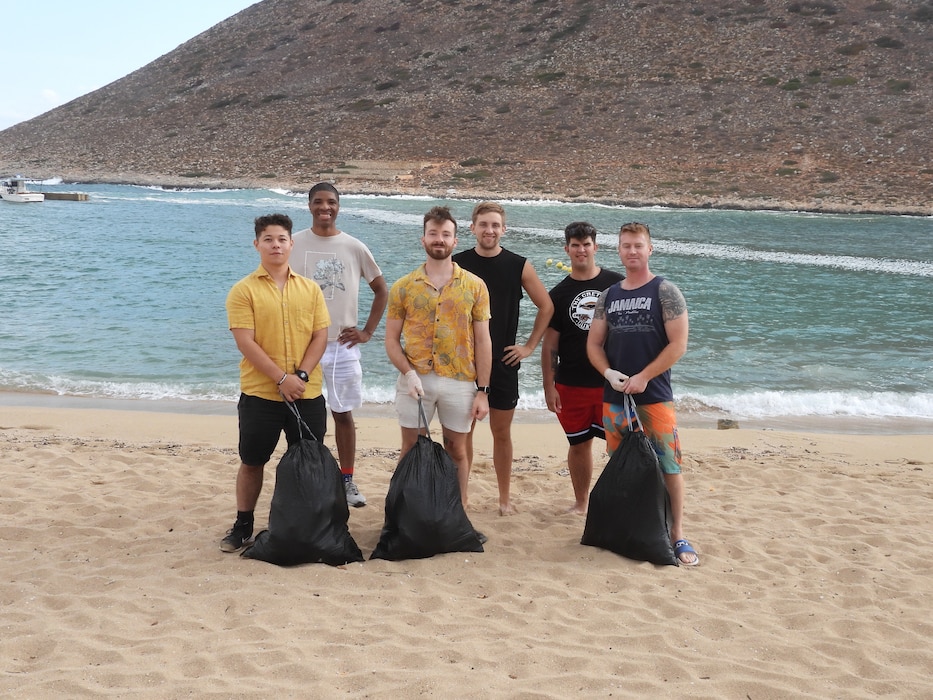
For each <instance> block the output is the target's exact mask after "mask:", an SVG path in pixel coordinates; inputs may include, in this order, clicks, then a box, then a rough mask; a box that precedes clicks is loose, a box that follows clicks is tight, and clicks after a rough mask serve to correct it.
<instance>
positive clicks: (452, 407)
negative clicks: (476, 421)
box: [395, 372, 476, 433]
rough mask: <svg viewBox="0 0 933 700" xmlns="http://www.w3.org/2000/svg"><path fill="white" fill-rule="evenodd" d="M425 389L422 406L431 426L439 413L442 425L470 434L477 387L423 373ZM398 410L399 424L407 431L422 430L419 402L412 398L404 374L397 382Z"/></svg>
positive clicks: (457, 380)
mask: <svg viewBox="0 0 933 700" xmlns="http://www.w3.org/2000/svg"><path fill="white" fill-rule="evenodd" d="M418 377H419V378H420V379H421V387H422V388H423V389H424V396H423V397H422V399H421V400H422V403H423V404H424V415H425V417H426V418H427V421H428V425H430V424H431V421H432V420H433V419H434V412H435V411H437V417H438V420H440V422H441V425H442V426H444V427H445V428H447V429H448V430H452V431H454V432H455V433H468V432H470V428H472V427H473V401H474V399H475V398H476V384H475V383H474V382H471V381H461V380H459V379H450V378H449V377H441V376H438V375H437V374H435V373H434V372H430V373H428V374H419V375H418ZM395 411H396V413H398V422H399V425H401V426H402V427H403V428H419V427H420V426H421V421H420V418H419V417H418V401H417V400H416V399H413V398H412V397H410V396H409V395H408V381H407V380H406V379H405V375H404V374H400V375H399V378H398V381H396V382H395Z"/></svg>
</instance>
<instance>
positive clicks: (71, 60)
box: [0, 0, 257, 130]
mask: <svg viewBox="0 0 933 700" xmlns="http://www.w3.org/2000/svg"><path fill="white" fill-rule="evenodd" d="M256 2H257V0H152V1H151V2H139V1H138V0H41V1H40V2H29V1H28V0H13V1H12V2H9V3H7V4H6V5H4V6H3V10H2V11H0V47H2V48H0V52H2V59H0V60H2V61H3V68H2V69H0V130H3V129H6V128H7V127H10V126H13V125H14V124H17V123H19V122H21V121H26V120H27V119H32V118H33V117H35V116H38V115H40V114H42V113H43V112H47V111H49V110H50V109H53V108H54V107H58V106H59V105H63V104H65V103H66V102H70V101H71V100H73V99H75V98H76V97H80V96H81V95H85V94H87V93H89V92H93V91H94V90H96V89H98V88H101V87H103V86H104V85H107V84H108V83H112V82H113V81H114V80H118V79H120V78H122V77H123V76H125V75H128V74H129V73H132V72H133V71H134V70H136V69H137V68H142V67H143V66H144V65H146V64H147V63H150V62H151V61H154V60H155V59H157V58H158V57H159V56H162V55H164V54H167V53H169V52H170V51H172V50H173V49H175V48H177V47H178V46H179V45H181V44H183V43H185V42H186V41H188V39H191V38H193V37H195V36H197V35H198V34H200V33H201V32H203V31H205V30H207V29H210V28H211V27H213V26H214V25H215V24H217V23H218V22H221V21H223V20H225V19H227V18H228V17H231V16H233V15H235V14H236V13H237V12H239V11H240V10H243V9H244V8H247V7H249V6H250V5H253V4H255V3H256Z"/></svg>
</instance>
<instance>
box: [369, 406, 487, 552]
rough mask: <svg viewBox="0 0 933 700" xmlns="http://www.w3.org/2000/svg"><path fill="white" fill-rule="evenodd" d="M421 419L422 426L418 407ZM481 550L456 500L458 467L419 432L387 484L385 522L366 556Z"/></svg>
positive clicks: (467, 519) (439, 447)
mask: <svg viewBox="0 0 933 700" xmlns="http://www.w3.org/2000/svg"><path fill="white" fill-rule="evenodd" d="M419 409H420V402H419ZM422 422H423V423H424V424H425V425H427V420H426V419H425V418H424V414H423V411H422ZM482 551H483V545H481V544H480V541H479V538H478V537H477V534H476V530H474V529H473V525H472V524H471V523H470V520H469V518H467V514H466V511H464V510H463V504H462V503H461V501H460V484H459V482H458V481H457V465H455V464H454V461H453V460H452V459H451V458H450V455H449V454H447V451H446V450H445V449H444V448H443V447H442V446H441V445H440V444H438V443H436V442H434V441H433V440H432V439H431V438H429V437H426V436H424V435H419V436H418V440H417V442H416V443H415V444H414V446H413V447H412V448H411V449H410V450H409V451H408V453H407V454H406V455H405V456H404V457H402V458H401V459H400V460H399V463H398V466H397V467H396V469H395V473H394V474H393V475H392V480H391V481H390V482H389V491H388V493H387V494H386V505H385V525H384V526H383V528H382V534H381V535H380V536H379V543H378V544H377V545H376V548H375V549H374V550H373V553H372V555H371V556H370V559H390V560H392V561H398V560H399V559H423V558H425V557H432V556H434V555H435V554H443V553H444V552H482Z"/></svg>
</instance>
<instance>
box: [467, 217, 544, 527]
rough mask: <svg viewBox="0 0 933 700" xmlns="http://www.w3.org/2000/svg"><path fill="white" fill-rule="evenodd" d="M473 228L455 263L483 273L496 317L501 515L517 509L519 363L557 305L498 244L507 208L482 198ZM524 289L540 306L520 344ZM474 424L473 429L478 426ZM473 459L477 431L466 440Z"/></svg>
mask: <svg viewBox="0 0 933 700" xmlns="http://www.w3.org/2000/svg"><path fill="white" fill-rule="evenodd" d="M470 230H471V231H472V232H473V235H474V236H476V246H475V247H474V248H473V249H472V250H465V251H463V252H461V253H457V254H456V255H455V256H454V262H456V263H457V264H458V265H460V266H461V267H462V268H463V269H465V270H467V271H468V272H472V273H473V274H474V275H476V276H478V277H480V278H481V279H482V280H483V281H484V282H485V283H486V287H487V288H488V290H489V302H490V307H491V309H492V318H491V319H490V321H489V333H490V335H491V336H492V376H491V379H490V382H489V429H490V430H491V431H492V444H493V458H492V461H493V465H494V466H495V468H496V481H497V482H498V486H499V514H500V515H510V514H512V513H513V512H514V509H513V507H512V501H511V496H510V485H511V475H512V417H513V416H514V414H515V406H516V405H518V368H519V366H520V363H521V361H522V360H524V359H525V358H526V357H528V356H529V355H530V354H531V353H532V352H534V349H535V348H536V347H538V343H539V342H541V338H542V336H543V335H544V331H545V330H546V329H547V324H548V321H550V319H551V314H552V313H553V311H554V305H553V304H552V303H551V298H550V297H549V296H548V293H547V289H546V288H545V287H544V284H543V283H542V282H541V280H540V279H539V278H538V273H537V272H535V268H534V266H533V265H532V264H531V263H530V262H528V260H527V259H525V258H523V257H522V256H520V255H516V254H515V253H513V252H511V251H508V250H506V249H505V248H503V247H502V246H501V244H500V240H501V238H502V235H503V234H504V233H505V210H504V209H503V208H502V206H501V205H499V204H497V203H496V202H480V203H479V204H477V205H476V206H475V207H474V208H473V217H472V223H471V224H470ZM522 290H524V291H526V292H527V293H528V296H529V297H530V298H531V301H532V302H533V303H534V305H535V306H536V307H537V308H538V313H537V315H536V316H535V322H534V326H533V327H532V329H531V334H530V335H529V336H528V340H527V341H526V342H525V343H524V344H521V345H519V344H516V336H517V334H518V315H519V303H520V302H521V300H522ZM475 427H476V426H475V424H474V426H473V428H474V429H475ZM467 452H468V457H469V460H470V463H472V461H473V431H472V430H471V431H470V437H469V439H468V440H467Z"/></svg>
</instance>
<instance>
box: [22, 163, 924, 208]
mask: <svg viewBox="0 0 933 700" xmlns="http://www.w3.org/2000/svg"><path fill="white" fill-rule="evenodd" d="M55 177H60V178H61V179H62V184H68V185H77V186H80V185H82V184H97V185H135V186H139V187H161V188H162V189H166V190H186V189H205V190H218V189H238V190H269V189H283V190H286V191H288V192H290V193H294V194H303V193H304V192H305V191H306V190H307V186H306V185H303V184H300V183H295V182H289V181H280V180H271V179H270V180H268V181H261V180H259V179H257V178H222V177H221V178H204V177H193V178H179V177H174V176H157V175H150V176H144V175H135V174H134V175H126V176H119V175H115V174H109V175H91V174H88V173H81V174H77V175H76V174H74V173H69V174H67V175H50V174H46V175H45V176H44V177H41V178H33V179H52V178H55ZM318 179H319V180H321V181H327V182H332V183H334V184H335V185H337V186H338V187H339V188H340V192H341V194H344V195H360V194H365V195H374V196H383V197H393V196H424V197H432V198H435V199H455V200H480V199H495V200H514V201H527V202H539V201H548V202H560V203H564V204H598V205H602V206H609V207H627V208H633V209H644V208H664V209H715V210H723V211H749V212H751V211H772V212H775V211H776V212H786V213H793V212H800V213H809V214H863V215H878V216H916V217H923V218H928V217H931V216H933V206H928V207H917V206H913V205H893V206H892V205H883V204H881V203H871V202H869V203H866V204H862V203H858V204H845V203H827V202H824V201H822V200H820V201H818V202H814V201H809V202H807V201H800V200H778V201H775V200H772V199H768V198H758V199H741V200H740V199H734V198H731V197H724V196H720V197H691V198H687V199H683V198H682V199H654V198H644V199H639V198H631V197H617V196H613V197H594V198H587V197H585V196H581V195H570V194H568V193H566V192H564V193H549V194H548V196H546V197H542V196H541V195H540V194H534V193H531V192H522V191H518V190H508V189H507V190H505V191H495V192H493V191H491V190H483V189H470V188H456V189H451V188H446V187H431V186H419V187H399V186H393V187H387V186H385V185H383V184H381V183H378V182H374V181H371V180H368V179H365V178H349V177H332V178H328V177H326V175H322V176H321V177H320V178H318ZM311 180H314V181H317V179H315V178H311ZM311 180H309V182H311Z"/></svg>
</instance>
